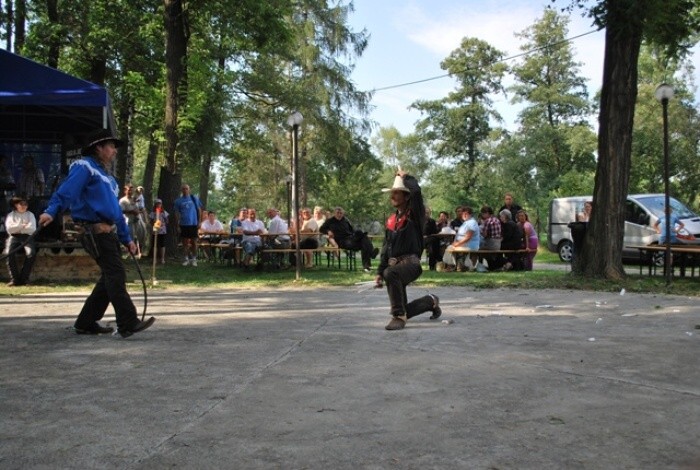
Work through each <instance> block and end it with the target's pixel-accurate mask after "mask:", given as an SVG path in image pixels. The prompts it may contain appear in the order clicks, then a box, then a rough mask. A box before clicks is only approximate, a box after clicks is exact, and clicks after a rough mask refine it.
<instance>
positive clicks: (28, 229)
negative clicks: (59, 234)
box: [5, 211, 36, 235]
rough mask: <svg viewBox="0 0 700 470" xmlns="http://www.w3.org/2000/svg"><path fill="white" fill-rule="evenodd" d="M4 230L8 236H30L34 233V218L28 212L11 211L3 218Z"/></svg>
mask: <svg viewBox="0 0 700 470" xmlns="http://www.w3.org/2000/svg"><path fill="white" fill-rule="evenodd" d="M5 229H6V230H7V233H9V234H10V235H31V234H32V233H34V232H35V231H36V217H34V214H33V213H31V212H29V211H27V212H23V213H20V212H17V211H12V212H10V213H9V214H7V217H5Z"/></svg>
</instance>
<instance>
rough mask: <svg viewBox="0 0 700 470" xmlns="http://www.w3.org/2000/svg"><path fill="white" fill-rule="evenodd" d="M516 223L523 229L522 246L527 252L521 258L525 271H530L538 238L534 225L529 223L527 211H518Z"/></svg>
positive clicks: (535, 253)
mask: <svg viewBox="0 0 700 470" xmlns="http://www.w3.org/2000/svg"><path fill="white" fill-rule="evenodd" d="M518 225H520V227H521V228H522V229H523V246H522V247H523V248H525V249H526V250H529V253H528V254H527V255H526V256H525V257H524V258H523V264H524V268H525V271H532V264H533V260H534V259H535V255H537V248H538V246H539V239H538V237H537V232H536V231H535V227H533V226H532V224H531V223H530V218H529V217H528V215H527V212H525V211H524V210H521V211H519V212H518Z"/></svg>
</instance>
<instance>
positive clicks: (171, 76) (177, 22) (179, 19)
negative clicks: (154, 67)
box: [161, 0, 187, 238]
mask: <svg viewBox="0 0 700 470" xmlns="http://www.w3.org/2000/svg"><path fill="white" fill-rule="evenodd" d="M163 4H164V6H165V67H166V83H165V123H164V126H165V129H164V130H165V165H166V167H167V169H168V172H169V173H170V174H175V173H176V172H177V167H178V165H177V157H176V151H177V145H178V129H177V124H178V112H179V108H180V97H179V93H180V85H181V83H182V81H183V79H184V76H185V63H186V62H185V58H186V55H187V38H186V36H185V22H184V21H183V14H184V13H183V11H182V1H181V0H163ZM161 174H163V173H161ZM171 238H172V237H171Z"/></svg>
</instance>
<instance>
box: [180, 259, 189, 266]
mask: <svg viewBox="0 0 700 470" xmlns="http://www.w3.org/2000/svg"><path fill="white" fill-rule="evenodd" d="M182 265H183V266H189V265H190V260H188V259H186V260H185V262H184V263H182Z"/></svg>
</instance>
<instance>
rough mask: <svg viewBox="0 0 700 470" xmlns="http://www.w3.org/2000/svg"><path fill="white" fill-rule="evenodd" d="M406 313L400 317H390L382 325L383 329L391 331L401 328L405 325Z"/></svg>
mask: <svg viewBox="0 0 700 470" xmlns="http://www.w3.org/2000/svg"><path fill="white" fill-rule="evenodd" d="M406 321H407V318H406V315H402V316H400V317H391V320H390V321H389V323H388V324H387V325H386V326H385V327H384V329H386V330H389V331H393V330H403V327H404V326H406Z"/></svg>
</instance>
